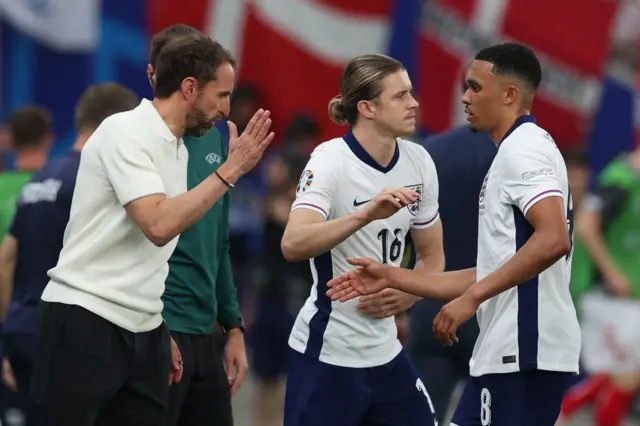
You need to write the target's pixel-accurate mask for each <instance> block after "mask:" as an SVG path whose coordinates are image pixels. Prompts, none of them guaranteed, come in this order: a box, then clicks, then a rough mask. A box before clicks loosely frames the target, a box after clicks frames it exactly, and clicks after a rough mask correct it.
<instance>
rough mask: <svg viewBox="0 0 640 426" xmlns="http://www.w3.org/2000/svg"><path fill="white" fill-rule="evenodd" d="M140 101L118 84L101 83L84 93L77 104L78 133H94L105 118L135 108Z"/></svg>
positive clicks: (131, 92)
mask: <svg viewBox="0 0 640 426" xmlns="http://www.w3.org/2000/svg"><path fill="white" fill-rule="evenodd" d="M139 102H140V100H139V99H138V96H137V95H136V94H135V93H133V91H131V90H129V89H127V88H126V87H124V86H122V85H120V84H118V83H101V84H96V85H95V86H90V87H89V88H88V89H87V90H85V91H84V93H83V94H82V96H80V99H79V100H78V103H77V104H76V111H75V115H76V116H75V119H76V130H77V131H78V132H86V131H93V130H95V129H97V128H98V126H99V125H100V123H102V122H103V121H104V119H105V118H107V117H109V116H111V115H113V114H116V113H119V112H123V111H129V110H131V109H133V108H135V107H136V106H137V105H138V103H139Z"/></svg>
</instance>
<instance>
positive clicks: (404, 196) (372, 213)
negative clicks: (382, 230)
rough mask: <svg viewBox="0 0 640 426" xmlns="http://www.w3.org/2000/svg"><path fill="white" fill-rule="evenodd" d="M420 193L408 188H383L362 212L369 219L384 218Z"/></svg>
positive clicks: (407, 203) (414, 199)
mask: <svg viewBox="0 0 640 426" xmlns="http://www.w3.org/2000/svg"><path fill="white" fill-rule="evenodd" d="M419 197H420V194H418V193H417V192H415V191H414V190H412V189H409V188H387V189H383V190H382V191H381V192H380V193H379V194H378V195H376V196H375V197H374V198H373V199H372V200H371V201H369V202H368V203H367V206H366V207H365V208H364V214H365V215H366V217H367V219H369V220H370V221H374V220H378V219H386V218H388V217H391V216H393V215H394V214H395V213H396V212H397V211H398V210H400V209H401V208H403V207H405V206H408V205H409V204H412V203H414V202H415V201H417V200H418V198H419Z"/></svg>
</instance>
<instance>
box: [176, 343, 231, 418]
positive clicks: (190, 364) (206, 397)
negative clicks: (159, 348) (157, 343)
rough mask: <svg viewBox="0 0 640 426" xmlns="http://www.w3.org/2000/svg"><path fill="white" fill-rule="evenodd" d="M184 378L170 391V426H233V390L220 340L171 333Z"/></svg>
mask: <svg viewBox="0 0 640 426" xmlns="http://www.w3.org/2000/svg"><path fill="white" fill-rule="evenodd" d="M171 336H172V337H173V340H175V342H176V344H177V345H178V348H180V352H181V353H182V362H183V363H184V364H183V368H184V371H183V374H182V380H180V382H178V383H175V384H173V385H171V387H170V388H169V414H168V416H167V419H168V422H167V426H200V425H202V426H213V425H215V426H232V425H233V416H232V411H231V388H230V386H229V382H228V381H227V374H226V372H225V370H224V364H223V362H222V356H221V354H220V350H219V349H218V347H219V345H218V343H217V342H216V337H215V336H214V335H213V334H210V335H197V334H186V333H177V332H171Z"/></svg>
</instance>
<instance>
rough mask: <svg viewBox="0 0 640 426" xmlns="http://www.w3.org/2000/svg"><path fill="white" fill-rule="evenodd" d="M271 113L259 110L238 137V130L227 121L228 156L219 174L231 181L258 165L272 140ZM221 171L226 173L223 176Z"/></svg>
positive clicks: (233, 124)
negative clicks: (270, 130)
mask: <svg viewBox="0 0 640 426" xmlns="http://www.w3.org/2000/svg"><path fill="white" fill-rule="evenodd" d="M270 115H271V112H270V111H268V110H263V109H259V110H258V111H256V113H255V114H254V115H253V118H251V120H250V121H249V124H247V127H246V128H245V129H244V131H243V132H242V135H240V136H238V128H237V127H236V125H235V123H233V122H232V121H227V125H228V126H229V156H228V158H227V161H226V162H225V164H224V165H222V166H220V167H221V168H223V170H222V171H221V172H220V173H221V174H222V175H223V176H224V177H225V178H227V177H228V178H229V179H230V180H231V181H234V182H235V180H237V178H239V177H240V176H242V175H244V174H246V173H248V172H249V171H251V169H253V168H254V167H255V165H256V164H258V161H260V159H261V158H262V154H264V151H265V149H267V147H268V146H269V144H270V143H271V141H272V140H273V137H274V133H273V132H271V133H269V129H270V128H271V118H269V116H270ZM223 171H224V172H225V173H226V176H225V174H223Z"/></svg>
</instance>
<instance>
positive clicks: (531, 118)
mask: <svg viewBox="0 0 640 426" xmlns="http://www.w3.org/2000/svg"><path fill="white" fill-rule="evenodd" d="M535 122H536V118H535V117H534V116H533V115H522V116H520V117H518V119H517V120H516V122H515V123H513V126H511V128H510V129H509V131H508V132H507V133H505V135H504V137H503V138H502V140H501V141H500V143H501V144H502V142H504V141H505V140H506V139H507V138H508V137H509V136H511V133H513V132H514V131H515V130H516V129H517V128H518V127H520V126H522V125H523V124H525V123H535Z"/></svg>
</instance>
